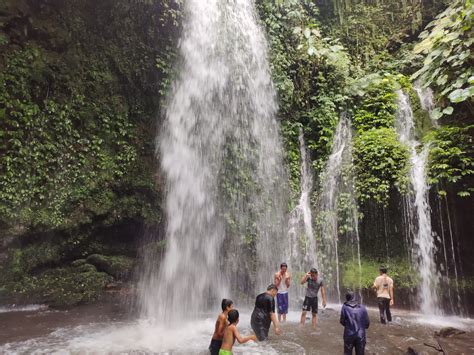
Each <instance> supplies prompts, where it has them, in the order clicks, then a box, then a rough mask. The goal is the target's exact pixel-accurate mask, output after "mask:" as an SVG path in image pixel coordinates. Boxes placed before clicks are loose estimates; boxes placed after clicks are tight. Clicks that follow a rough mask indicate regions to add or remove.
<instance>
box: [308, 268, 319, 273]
mask: <svg viewBox="0 0 474 355" xmlns="http://www.w3.org/2000/svg"><path fill="white" fill-rule="evenodd" d="M306 270H307V269H306ZM309 272H310V273H312V274H317V273H318V270H316V268H314V267H312V268H311V270H309Z"/></svg>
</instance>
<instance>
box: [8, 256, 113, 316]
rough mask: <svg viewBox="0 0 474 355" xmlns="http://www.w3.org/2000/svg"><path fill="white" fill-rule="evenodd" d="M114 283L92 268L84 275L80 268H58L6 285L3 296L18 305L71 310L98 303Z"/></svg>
mask: <svg viewBox="0 0 474 355" xmlns="http://www.w3.org/2000/svg"><path fill="white" fill-rule="evenodd" d="M86 265H87V264H84V265H83V266H86ZM90 266H92V265H90ZM112 280H113V278H112V277H111V276H110V275H107V274H106V273H103V272H97V271H96V270H93V269H91V268H89V270H87V271H86V270H84V272H81V271H80V270H79V269H78V268H58V269H53V270H48V271H46V272H44V273H42V274H40V275H37V276H25V277H24V278H23V279H22V280H20V281H18V282H12V283H9V284H7V285H6V287H5V291H4V293H3V296H4V297H8V298H9V299H11V300H14V301H16V302H25V301H28V302H40V303H47V304H49V305H51V306H52V307H68V306H74V305H78V304H81V303H88V302H92V301H95V300H97V299H99V298H100V296H101V294H102V293H103V290H104V288H105V286H106V285H107V284H108V283H110V282H111V281H112Z"/></svg>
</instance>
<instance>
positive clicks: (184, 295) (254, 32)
mask: <svg viewBox="0 0 474 355" xmlns="http://www.w3.org/2000/svg"><path fill="white" fill-rule="evenodd" d="M183 6H184V12H185V21H184V24H183V32H182V38H181V42H180V56H181V63H180V65H179V67H178V71H179V75H178V77H177V78H176V81H175V83H174V86H173V88H172V92H171V95H170V99H169V102H168V105H167V110H166V118H165V122H164V125H163V127H162V129H161V132H160V134H159V136H158V137H157V153H158V156H159V159H160V162H161V169H162V171H163V173H164V176H165V178H166V219H167V225H166V253H165V255H164V259H163V261H162V262H161V265H160V266H159V267H158V261H159V260H158V259H159V258H158V253H157V252H156V251H155V250H156V248H154V247H153V245H151V246H149V247H147V248H145V249H146V252H145V255H144V259H145V260H144V271H143V273H142V278H141V294H140V305H141V308H142V315H143V316H144V317H147V318H149V319H156V320H160V321H164V322H170V321H171V320H172V319H173V318H177V319H179V318H180V315H181V316H182V315H186V318H189V317H192V316H193V315H196V313H197V312H199V311H202V310H204V309H206V308H207V305H208V302H210V301H212V302H213V303H214V304H218V302H219V301H218V300H219V299H220V298H221V297H224V296H226V297H229V296H232V294H231V292H235V290H237V289H239V286H240V285H239V284H237V283H238V282H243V281H242V280H245V282H247V284H246V285H245V286H244V288H245V287H247V288H248V287H251V286H252V285H253V287H255V285H257V287H260V286H261V284H263V283H267V282H268V281H269V280H270V275H271V270H273V269H274V268H275V266H276V265H278V264H279V262H280V261H281V259H282V258H283V252H282V250H281V249H282V247H281V246H282V243H283V238H284V234H283V233H282V231H283V230H284V226H283V221H284V220H285V218H284V217H285V216H284V206H285V198H284V195H285V193H284V191H282V186H284V184H283V183H282V181H285V179H284V178H283V174H282V171H281V169H282V166H283V164H282V159H281V143H280V139H279V126H278V124H277V122H276V120H275V112H276V109H277V106H276V101H275V93H274V90H273V87H272V83H271V79H270V75H269V67H268V63H267V59H266V57H267V49H266V43H265V38H264V36H263V33H262V31H261V29H260V28H259V26H258V24H257V18H256V13H255V9H254V4H253V1H250V0H234V1H219V0H208V1H201V0H188V1H186V2H184V5H183ZM249 251H252V252H253V253H255V255H253V256H250V257H253V260H254V261H255V260H256V262H255V263H251V262H249V261H248V259H249V256H248V255H247V254H249ZM255 251H256V252H255ZM244 264H245V265H247V266H246V267H240V265H244ZM266 272H269V274H266ZM237 273H239V274H244V275H243V276H242V275H237V276H236V274H237ZM249 284H252V285H251V286H249Z"/></svg>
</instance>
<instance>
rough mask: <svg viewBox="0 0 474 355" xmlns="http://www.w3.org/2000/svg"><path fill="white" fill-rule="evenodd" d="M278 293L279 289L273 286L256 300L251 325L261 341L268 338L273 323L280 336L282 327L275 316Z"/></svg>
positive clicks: (276, 332)
mask: <svg viewBox="0 0 474 355" xmlns="http://www.w3.org/2000/svg"><path fill="white" fill-rule="evenodd" d="M277 292H278V289H277V287H276V286H275V285H274V284H271V285H269V286H268V287H267V292H264V293H261V294H259V295H258V296H257V299H256V300H255V308H254V310H253V312H252V317H251V318H250V325H251V326H252V329H253V331H254V332H255V335H256V336H257V339H258V340H260V341H262V340H265V339H267V338H268V331H269V330H270V324H271V323H272V322H273V325H274V327H275V334H277V335H280V327H279V326H278V319H277V317H276V315H275V296H276V294H277Z"/></svg>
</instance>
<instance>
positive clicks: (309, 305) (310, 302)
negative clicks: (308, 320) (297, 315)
mask: <svg viewBox="0 0 474 355" xmlns="http://www.w3.org/2000/svg"><path fill="white" fill-rule="evenodd" d="M309 310H311V313H313V314H316V313H318V297H308V296H306V297H305V298H304V302H303V311H309Z"/></svg>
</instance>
